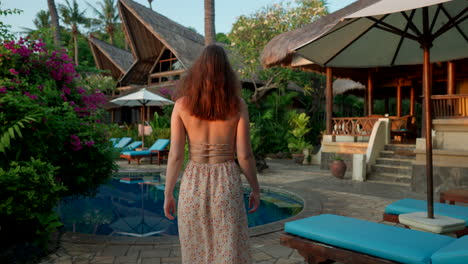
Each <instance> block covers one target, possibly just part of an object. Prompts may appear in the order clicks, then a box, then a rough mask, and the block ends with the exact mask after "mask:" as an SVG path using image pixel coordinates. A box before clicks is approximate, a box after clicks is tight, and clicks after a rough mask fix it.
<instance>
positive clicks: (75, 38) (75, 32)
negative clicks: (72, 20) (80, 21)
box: [72, 24, 79, 65]
mask: <svg viewBox="0 0 468 264" xmlns="http://www.w3.org/2000/svg"><path fill="white" fill-rule="evenodd" d="M78 33H79V32H78V26H77V25H76V24H72V35H73V48H74V51H75V52H74V53H75V64H76V65H78Z"/></svg>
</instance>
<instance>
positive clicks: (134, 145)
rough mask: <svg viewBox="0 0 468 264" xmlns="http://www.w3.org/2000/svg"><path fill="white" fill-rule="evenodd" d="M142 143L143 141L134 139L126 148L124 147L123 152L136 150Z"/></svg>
mask: <svg viewBox="0 0 468 264" xmlns="http://www.w3.org/2000/svg"><path fill="white" fill-rule="evenodd" d="M141 144H142V142H141V141H133V142H132V143H130V144H129V145H127V146H126V147H125V148H123V149H122V152H123V151H132V150H135V149H136V148H138V147H140V146H141Z"/></svg>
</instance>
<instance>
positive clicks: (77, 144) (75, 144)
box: [70, 135, 83, 151]
mask: <svg viewBox="0 0 468 264" xmlns="http://www.w3.org/2000/svg"><path fill="white" fill-rule="evenodd" d="M70 138H71V140H70V144H71V146H72V149H73V150H74V151H78V150H80V149H82V148H83V146H81V141H80V138H79V137H78V136H77V135H71V136H70Z"/></svg>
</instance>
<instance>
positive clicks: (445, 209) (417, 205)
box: [385, 199, 468, 226]
mask: <svg viewBox="0 0 468 264" xmlns="http://www.w3.org/2000/svg"><path fill="white" fill-rule="evenodd" d="M424 211H427V202H426V201H423V200H415V199H402V200H398V201H396V202H394V203H391V204H389V205H387V207H385V213H387V214H394V215H400V214H407V213H414V212H424ZM434 213H435V214H438V215H444V216H449V217H453V218H458V219H463V220H465V222H466V223H467V224H466V225H467V226H468V207H465V206H460V205H451V204H443V203H434Z"/></svg>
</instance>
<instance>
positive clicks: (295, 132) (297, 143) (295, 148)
mask: <svg viewBox="0 0 468 264" xmlns="http://www.w3.org/2000/svg"><path fill="white" fill-rule="evenodd" d="M309 120H310V117H309V116H307V115H306V114H305V113H300V114H299V113H297V112H295V111H291V112H290V116H289V125H290V126H291V129H290V130H289V143H288V148H289V149H290V150H291V152H293V153H301V152H302V150H304V149H306V148H310V147H311V144H310V143H309V142H307V140H306V138H305V135H306V134H307V133H309V131H310V129H311V128H310V127H309Z"/></svg>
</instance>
